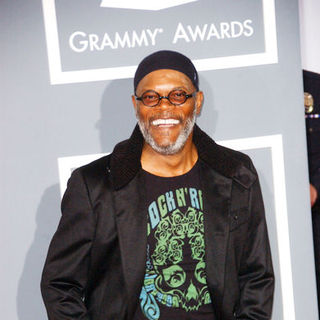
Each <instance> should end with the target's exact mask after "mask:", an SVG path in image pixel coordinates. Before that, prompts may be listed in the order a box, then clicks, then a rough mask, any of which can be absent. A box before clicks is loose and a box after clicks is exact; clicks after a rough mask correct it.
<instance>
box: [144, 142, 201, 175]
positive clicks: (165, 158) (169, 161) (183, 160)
mask: <svg viewBox="0 0 320 320" xmlns="http://www.w3.org/2000/svg"><path fill="white" fill-rule="evenodd" d="M197 160H198V152H197V148H196V146H195V145H194V144H193V142H192V137H191V136H190V137H189V139H188V140H187V142H186V144H185V145H184V147H183V148H182V149H181V150H180V151H179V152H178V153H176V154H173V155H164V154H160V153H158V152H156V151H155V150H153V149H152V148H151V147H150V145H148V144H147V143H145V144H144V146H143V149H142V154H141V166H142V168H143V169H144V170H145V171H147V172H149V173H152V174H154V175H157V176H161V177H175V176H179V175H182V174H184V173H186V172H188V171H189V170H191V168H192V167H193V166H194V164H195V163H196V162H197Z"/></svg>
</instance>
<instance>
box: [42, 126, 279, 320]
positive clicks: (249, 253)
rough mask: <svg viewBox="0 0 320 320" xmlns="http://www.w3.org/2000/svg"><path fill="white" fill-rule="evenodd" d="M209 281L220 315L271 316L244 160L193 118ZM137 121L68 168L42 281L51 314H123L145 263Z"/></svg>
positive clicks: (252, 182)
mask: <svg viewBox="0 0 320 320" xmlns="http://www.w3.org/2000/svg"><path fill="white" fill-rule="evenodd" d="M193 141H194V143H195V145H196V147H197V150H198V154H199V158H200V168H201V169H200V170H201V171H200V172H201V180H200V181H201V183H202V190H203V198H204V202H203V203H204V205H205V209H204V213H205V216H204V226H205V250H206V255H205V260H206V275H207V283H208V287H209V290H210V294H211V299H212V303H213V306H214V310H215V313H216V316H217V319H219V320H229V319H230V320H231V319H241V320H242V319H251V320H266V319H270V317H271V309H272V301H273V289H274V276H273V269H272V262H271V255H270V248H269V241H268V235H267V229H266V222H265V216H264V208H263V202H262V197H261V192H260V186H259V181H258V178H257V174H256V171H255V169H254V168H253V165H252V163H251V161H250V159H249V158H248V157H247V156H246V155H244V154H242V153H240V152H237V151H233V150H230V149H227V148H224V147H221V146H219V145H217V144H216V143H215V142H214V141H213V140H211V138H209V137H208V136H207V135H206V134H205V133H204V132H202V131H201V130H200V129H199V128H198V127H197V126H195V129H194V135H193ZM142 146H143V137H142V135H141V133H140V130H139V128H138V127H136V128H135V130H134V132H133V134H132V136H131V137H130V139H129V140H126V141H124V142H122V143H120V144H118V145H117V146H116V147H115V149H114V151H113V153H112V154H111V155H109V156H107V157H103V158H101V159H99V160H97V161H94V162H93V163H91V164H89V165H86V166H84V167H81V168H79V169H77V170H75V171H74V172H73V174H72V176H71V178H70V180H69V182H68V188H67V191H66V193H65V195H64V197H63V200H62V217H61V221H60V224H59V226H58V229H57V231H56V233H55V235H54V237H53V240H52V242H51V245H50V248H49V252H48V257H47V260H46V263H45V267H44V270H43V276H42V282H41V289H42V295H43V299H44V302H45V305H46V308H47V312H48V317H49V319H50V320H76V319H77V320H80V319H81V320H89V319H90V320H122V319H127V320H130V319H132V317H133V314H134V312H135V309H136V307H137V304H138V300H139V294H140V291H141V287H142V284H143V279H144V273H145V263H146V240H147V228H146V226H147V214H146V210H145V208H143V203H144V201H141V200H142V199H143V197H144V194H145V192H146V190H145V189H144V184H143V181H142V177H141V165H140V156H141V151H142Z"/></svg>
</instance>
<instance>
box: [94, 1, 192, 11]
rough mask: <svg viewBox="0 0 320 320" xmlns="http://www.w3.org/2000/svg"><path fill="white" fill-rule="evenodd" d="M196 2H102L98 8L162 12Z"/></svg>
mask: <svg viewBox="0 0 320 320" xmlns="http://www.w3.org/2000/svg"><path fill="white" fill-rule="evenodd" d="M196 1H198V0H162V1H161V2H160V1H151V0H135V1H132V0H122V1H121V0H102V1H101V4H100V6H101V7H105V8H122V9H138V10H162V9H167V8H171V7H176V6H180V5H182V4H186V3H189V2H196Z"/></svg>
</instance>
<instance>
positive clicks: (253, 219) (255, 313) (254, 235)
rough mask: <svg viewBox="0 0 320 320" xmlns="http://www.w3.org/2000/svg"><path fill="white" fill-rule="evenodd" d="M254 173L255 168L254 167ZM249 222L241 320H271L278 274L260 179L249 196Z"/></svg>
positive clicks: (242, 274)
mask: <svg viewBox="0 0 320 320" xmlns="http://www.w3.org/2000/svg"><path fill="white" fill-rule="evenodd" d="M251 169H252V170H253V171H255V169H254V168H253V165H252V167H251ZM249 214H250V216H249V222H248V233H247V239H246V243H245V247H244V251H243V255H242V258H241V265H240V272H239V284H240V303H239V308H238V312H236V316H237V319H238V320H269V319H271V313H272V304H273V293H274V273H273V267H272V261H271V252H270V245H269V238H268V232H267V225H266V220H265V213H264V205H263V200H262V195H261V190H260V184H259V180H258V178H257V179H256V181H255V182H254V183H253V185H252V186H251V191H250V194H249Z"/></svg>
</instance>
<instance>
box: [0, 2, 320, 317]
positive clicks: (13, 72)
mask: <svg viewBox="0 0 320 320" xmlns="http://www.w3.org/2000/svg"><path fill="white" fill-rule="evenodd" d="M119 2H121V1H119ZM142 2H143V1H137V3H142ZM149 3H153V2H152V1H151V2H150V1H149ZM100 4H101V1H100V0H99V1H98V0H95V1H75V0H73V1H71V0H70V1H61V0H60V1H58V0H57V1H54V0H43V1H42V2H41V1H40V0H35V1H28V2H26V1H21V0H16V1H9V0H2V1H1V3H0V27H1V36H0V37H1V40H2V41H1V43H2V50H1V53H0V61H1V62H0V63H1V72H0V81H1V83H0V96H1V118H0V121H1V124H0V130H1V134H0V139H1V150H2V156H1V167H0V170H1V182H0V185H1V202H0V203H1V215H2V224H1V232H0V237H1V245H2V248H3V250H2V252H3V256H2V259H1V270H0V277H1V284H2V285H1V287H0V301H1V304H0V308H1V310H0V314H1V316H2V317H3V318H4V319H10V320H16V319H19V320H38V319H39V320H41V319H46V315H45V310H44V307H43V304H42V300H41V297H40V290H39V282H40V275H41V271H42V267H43V263H44V260H45V256H46V252H47V248H48V245H49V242H50V239H51V237H52V235H53V232H54V231H55V229H56V226H57V223H58V221H59V217H60V209H59V206H60V203H59V202H60V183H61V180H59V169H58V164H57V159H58V158H63V159H64V157H70V156H81V155H91V154H97V153H105V152H110V151H112V149H113V146H114V144H115V143H117V142H118V141H120V140H122V139H125V138H127V137H128V136H129V134H130V132H131V130H132V128H133V127H134V124H135V119H134V112H133V108H132V106H131V98H130V95H131V94H132V79H131V78H130V76H131V75H132V73H133V70H134V66H135V65H136V64H137V62H138V61H139V60H140V59H141V58H142V57H143V56H145V55H146V54H148V53H150V52H152V51H154V50H158V49H163V48H168V49H174V50H181V51H182V52H184V53H185V54H187V55H189V56H190V57H191V58H192V59H194V60H195V63H196V64H197V66H198V68H199V70H201V71H200V83H201V88H202V89H203V91H204V93H205V103H204V108H203V112H202V114H201V117H200V118H199V119H198V123H199V125H200V126H201V127H202V128H203V129H204V130H205V131H206V132H207V133H208V134H210V135H211V136H212V137H213V138H214V139H215V140H217V141H222V143H224V144H226V145H233V146H234V147H235V148H236V149H239V150H244V151H245V150H246V152H247V153H248V154H249V155H250V156H251V157H252V158H253V160H254V162H255V164H256V167H257V169H258V173H259V175H260V179H261V183H262V189H263V195H264V199H265V204H266V214H267V221H268V226H269V232H270V238H271V245H272V254H273V258H274V265H275V271H276V276H277V279H276V296H275V306H274V313H273V320H280V319H284V320H287V319H288V320H295V319H310V320H313V319H318V317H317V308H316V293H315V279H314V266H313V249H312V234H311V220H310V206H309V194H308V178H307V161H306V145H305V134H304V131H305V128H304V109H303V100H302V80H301V65H300V55H299V38H298V32H299V28H298V7H297V1H296V0H276V1H275V12H274V11H273V14H274V15H275V18H276V24H275V25H273V23H272V19H271V21H267V22H268V23H266V20H265V19H266V18H268V19H270V17H271V18H272V10H273V7H272V5H273V1H271V0H264V1H262V0H261V1H254V2H253V1H249V0H242V1H239V0H228V1H224V2H221V1H220V2H219V1H209V0H198V1H194V2H191V3H188V4H184V5H180V6H176V7H172V8H166V9H162V10H158V11H147V10H136V9H132V8H131V9H130V8H127V9H116V8H112V9H111V8H108V7H103V8H102V7H100ZM263 8H264V9H263ZM54 11H55V12H54ZM263 12H264V13H266V12H269V14H270V12H271V16H269V17H266V16H265V15H263ZM44 13H47V14H48V15H47V16H46V17H47V18H48V17H49V20H48V19H47V18H46V19H47V20H46V19H44ZM53 13H55V15H54V14H53ZM54 18H55V19H54ZM248 20H249V21H248ZM245 21H246V22H245ZM250 21H251V22H250ZM232 22H234V23H232ZM179 24H180V27H179ZM205 24H207V27H205ZM45 25H46V29H45ZM212 25H213V27H212ZM197 26H198V27H199V30H200V31H199V32H200V33H201V32H202V35H201V36H200V35H199V34H198V36H196V35H195V33H194V32H195V30H196V27H197ZM178 27H179V28H180V29H177V28H178ZM273 27H276V29H273ZM232 28H233V29H232ZM250 28H251V29H250ZM147 29H148V30H149V31H150V32H154V40H155V41H154V43H152V39H151V37H150V36H149V38H148V33H147V31H146V30H147ZM156 29H157V30H158V31H155V30H156ZM209 29H210V30H211V31H210V32H209ZM45 30H46V31H47V33H46V31H45ZM55 30H56V31H55ZM144 30H145V31H144ZM159 30H162V31H159ZM190 30H191V31H190ZM223 30H224V31H223ZM133 31H135V32H136V34H135V36H136V37H138V38H136V42H135V44H136V45H135V47H133V39H134V38H133V37H134V33H133ZM252 31H253V32H252ZM275 31H276V37H274V36H275ZM55 32H56V33H55ZM74 32H82V33H81V34H80V33H78V34H77V37H78V38H76V37H74V39H77V41H81V40H83V41H84V40H88V39H89V36H88V35H89V34H91V35H92V36H91V41H93V42H94V43H95V44H92V43H91V46H92V49H93V50H91V51H90V45H89V44H88V48H89V49H86V50H85V51H83V52H75V51H74V50H72V48H71V46H70V37H71V35H72V34H74ZM125 32H127V34H128V37H131V40H130V39H129V38H125ZM143 32H145V33H143ZM156 32H157V33H156ZM106 33H107V34H108V37H109V39H108V38H107V36H105V34H106ZM116 33H118V48H115V46H116V45H115V41H116V40H115V39H116V37H117V35H116ZM191 33H193V37H194V39H193V38H192V34H191ZM245 33H246V34H245ZM250 33H252V34H250ZM84 34H85V35H86V36H84ZM55 35H56V36H57V38H56V39H57V40H58V42H57V41H56V42H54V41H52V39H54V37H55ZM48 36H49V38H50V39H51V40H50V39H49V38H48ZM103 37H104V46H102V43H103V41H102V38H103ZM139 37H140V38H139ZM119 39H120V40H122V41H123V48H122V47H121V43H120V42H119V41H120V40H119ZM128 39H129V40H128ZM137 39H138V40H140V44H141V45H139V44H138V42H137ZM174 39H176V42H175V43H173V40H174ZM188 39H189V41H188ZM270 39H271V40H270ZM57 43H58V47H59V49H60V52H59V51H58V52H57ZM270 44H271V45H270ZM73 45H74V47H75V46H78V50H80V49H79V48H80V46H81V44H80V42H78V43H75V42H74V43H73ZM82 45H83V48H84V46H85V44H84V42H82ZM130 45H131V47H130ZM112 46H114V48H111V47H112ZM97 48H99V49H97ZM275 49H276V50H275ZM81 50H82V49H81ZM48 53H49V58H48ZM57 53H58V54H57ZM57 58H58V60H57ZM59 59H60V64H59ZM205 59H207V60H205ZM57 61H58V63H57ZM49 66H51V70H49ZM110 68H116V69H113V71H112V70H111V69H110ZM110 70H111V71H110ZM82 71H85V73H83V72H82ZM112 78H113V80H111V79H112ZM106 79H109V80H106ZM97 80H100V81H97ZM274 135H276V136H274ZM282 142H283V143H282ZM282 150H283V152H282ZM283 160H284V162H283ZM74 164H76V162H74ZM69 166H70V167H72V166H73V165H72V164H71V165H70V164H69ZM60 178H61V172H60ZM287 226H288V229H287ZM288 230H289V232H288ZM291 285H292V286H291ZM293 299H294V300H293Z"/></svg>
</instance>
